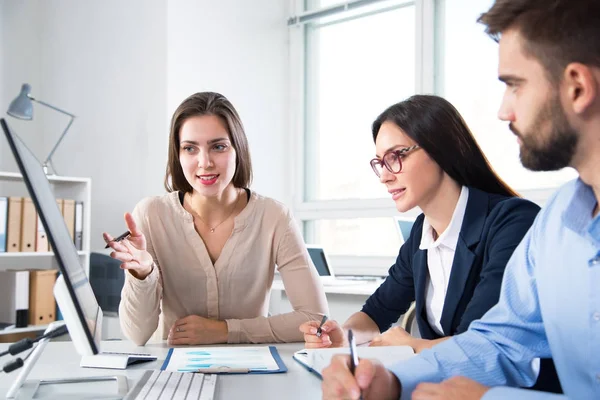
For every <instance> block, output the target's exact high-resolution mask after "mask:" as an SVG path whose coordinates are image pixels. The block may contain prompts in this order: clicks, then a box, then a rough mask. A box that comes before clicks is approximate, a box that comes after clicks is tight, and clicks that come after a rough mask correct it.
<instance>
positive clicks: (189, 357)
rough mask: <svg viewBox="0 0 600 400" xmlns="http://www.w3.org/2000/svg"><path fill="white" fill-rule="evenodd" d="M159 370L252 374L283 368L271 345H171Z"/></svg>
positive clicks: (274, 371)
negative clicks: (174, 346) (176, 346)
mask: <svg viewBox="0 0 600 400" xmlns="http://www.w3.org/2000/svg"><path fill="white" fill-rule="evenodd" d="M161 369H162V370H165V371H172V372H202V373H255V374H256V373H259V374H260V373H262V374H269V373H277V372H286V371H287V368H286V366H285V364H284V363H283V361H281V357H280V356H279V353H278V352H277V349H276V348H275V346H257V347H236V346H230V347H178V348H173V349H170V350H169V354H168V355H167V359H166V360H165V362H164V364H163V366H162V368H161Z"/></svg>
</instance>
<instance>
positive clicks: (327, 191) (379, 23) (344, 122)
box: [290, 0, 419, 273]
mask: <svg viewBox="0 0 600 400" xmlns="http://www.w3.org/2000/svg"><path fill="white" fill-rule="evenodd" d="M358 3H361V4H360V6H357V7H354V6H353V5H356V4H358ZM339 4H340V3H339V1H332V0H321V1H309V2H307V3H306V4H305V6H304V7H303V10H299V13H300V17H299V19H296V20H295V21H296V24H293V23H290V34H291V43H292V53H293V54H292V61H291V63H292V68H295V67H297V66H298V65H300V68H299V69H298V71H296V73H294V72H292V76H295V77H296V78H297V79H296V80H294V82H295V83H298V87H297V89H296V93H297V95H296V96H295V97H296V102H295V103H293V104H292V107H293V108H294V110H295V111H296V113H297V115H296V118H295V120H296V121H297V123H296V124H295V125H297V127H298V131H297V136H298V137H300V140H299V142H298V143H297V146H296V145H295V146H294V148H295V149H297V154H296V157H297V158H296V168H297V169H298V171H297V174H296V178H295V180H297V181H298V182H296V183H297V185H296V186H295V187H296V189H297V190H296V191H297V193H296V201H295V204H294V215H295V216H296V217H297V218H298V219H300V220H301V221H302V222H303V227H304V233H305V240H306V241H307V242H309V243H311V242H312V243H318V244H321V245H323V246H324V247H325V249H326V250H327V252H328V255H329V256H330V260H331V261H332V263H333V264H336V261H339V260H341V259H347V258H349V257H358V258H363V259H364V262H363V263H362V265H363V266H364V267H370V266H373V265H380V266H382V267H385V270H382V271H384V272H382V273H385V271H387V268H389V266H390V263H391V262H392V261H393V259H394V258H395V256H396V255H397V254H398V249H399V247H400V244H401V240H400V238H399V236H398V234H397V232H396V231H395V228H394V220H393V216H394V215H397V214H398V212H397V211H396V209H395V206H394V203H393V201H392V200H391V198H390V197H389V194H388V193H387V190H386V189H385V187H384V186H383V185H382V184H381V183H380V182H379V179H378V178H377V176H376V175H375V174H374V173H373V171H372V169H371V166H370V165H369V161H370V160H371V159H372V158H373V157H374V155H375V146H374V144H373V139H372V135H371V124H372V123H373V121H374V120H375V118H376V117H377V116H378V115H379V114H380V113H381V112H383V111H384V110H385V109H386V108H387V107H389V106H390V105H392V104H394V103H397V102H399V101H401V100H402V99H404V98H406V97H408V96H410V95H412V94H413V93H415V92H416V91H418V90H419V87H418V86H419V76H418V74H417V71H418V63H419V62H418V60H417V54H418V52H417V43H418V36H419V35H418V31H417V26H416V21H417V20H418V13H419V9H418V7H417V3H416V2H415V1H407V0H404V1H399V0H395V1H389V0H388V1H385V0H383V1H382V0H379V1H378V0H374V1H371V2H369V1H363V0H361V1H354V2H348V3H347V4H348V7H347V9H344V7H341V9H340V7H339ZM336 8H337V10H335V9H336ZM311 13H313V14H312V15H313V17H312V18H311V17H309V18H306V16H307V14H311ZM291 20H293V18H292V19H291ZM301 20H303V21H304V22H303V23H300V22H299V21H301ZM294 54H295V55H296V56H297V58H294ZM298 54H300V55H301V56H299V57H298ZM293 92H294V90H293ZM414 215H415V216H416V215H417V213H415V214H414ZM375 233H377V234H375ZM381 258H383V260H384V261H382V262H380V261H381V260H380V259H381ZM374 260H375V261H374ZM335 267H336V270H338V271H339V270H340V268H338V267H340V265H335ZM370 273H375V272H373V271H370Z"/></svg>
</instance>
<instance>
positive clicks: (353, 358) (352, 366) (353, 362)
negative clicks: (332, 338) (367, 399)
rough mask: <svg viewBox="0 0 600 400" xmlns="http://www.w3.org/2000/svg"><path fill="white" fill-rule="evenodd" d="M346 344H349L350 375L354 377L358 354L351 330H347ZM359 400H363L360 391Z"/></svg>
mask: <svg viewBox="0 0 600 400" xmlns="http://www.w3.org/2000/svg"><path fill="white" fill-rule="evenodd" d="M348 343H350V373H351V374H352V375H354V371H355V370H356V366H357V365H358V353H357V352H356V340H355V339H354V334H353V333H352V329H348ZM359 399H360V400H363V396H362V391H361V393H360V397H359Z"/></svg>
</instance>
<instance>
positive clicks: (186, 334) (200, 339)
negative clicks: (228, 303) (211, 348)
mask: <svg viewBox="0 0 600 400" xmlns="http://www.w3.org/2000/svg"><path fill="white" fill-rule="evenodd" d="M228 333H229V331H228V330H227V322H225V321H219V320H214V319H208V318H204V317H200V316H198V315H188V316H187V317H185V318H181V319H178V320H177V321H175V323H174V324H173V326H172V327H171V329H170V330H169V336H168V338H167V341H168V344H169V345H170V346H177V345H183V344H215V343H227V335H228Z"/></svg>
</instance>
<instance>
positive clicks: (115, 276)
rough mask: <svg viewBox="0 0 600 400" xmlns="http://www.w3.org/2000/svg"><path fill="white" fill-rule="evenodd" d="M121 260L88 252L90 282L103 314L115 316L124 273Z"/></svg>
mask: <svg viewBox="0 0 600 400" xmlns="http://www.w3.org/2000/svg"><path fill="white" fill-rule="evenodd" d="M120 265H121V262H120V261H119V260H115V259H114V258H111V257H110V256H108V255H106V254H102V253H91V254H90V284H91V285H92V290H93V291H94V294H95V295H96V300H97V301H98V304H99V305H100V308H101V309H102V311H103V312H104V314H105V315H112V316H116V315H117V312H118V311H119V302H120V301H121V289H123V284H124V283H125V274H123V271H122V270H121V268H120Z"/></svg>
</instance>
